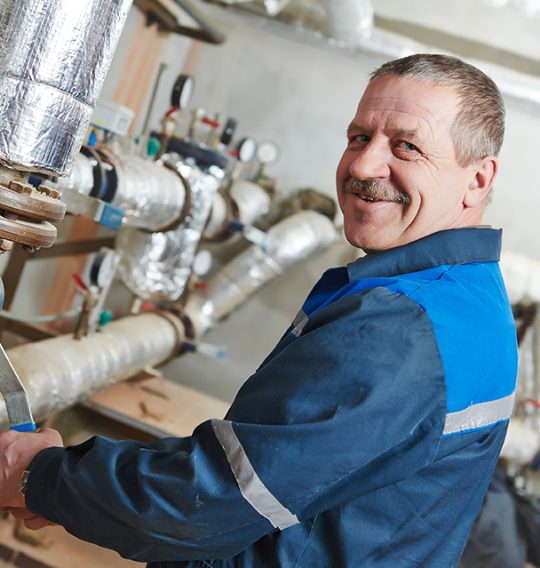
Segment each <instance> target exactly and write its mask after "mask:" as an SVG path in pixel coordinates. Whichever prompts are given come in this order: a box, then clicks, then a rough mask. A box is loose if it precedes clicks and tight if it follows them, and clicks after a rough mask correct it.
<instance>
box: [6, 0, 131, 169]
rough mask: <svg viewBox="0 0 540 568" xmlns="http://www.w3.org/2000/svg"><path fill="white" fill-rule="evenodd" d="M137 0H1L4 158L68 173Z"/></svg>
mask: <svg viewBox="0 0 540 568" xmlns="http://www.w3.org/2000/svg"><path fill="white" fill-rule="evenodd" d="M130 5H131V0H86V1H85V2H74V1H73V0H47V2H43V0H0V93H2V97H0V124H2V130H1V133H0V163H2V164H4V165H7V166H9V167H12V168H15V169H18V170H30V171H37V172H45V173H56V174H60V175H62V174H65V173H66V172H67V171H69V169H70V168H71V165H72V162H73V160H74V158H75V155H76V154H77V152H78V151H79V149H80V147H81V145H82V142H83V140H84V137H85V135H86V131H87V128H88V125H89V123H90V117H91V115H92V109H93V105H94V104H95V102H96V99H97V97H98V95H99V92H100V90H101V87H102V85H103V81H104V79H105V75H106V73H107V70H108V68H109V65H110V63H111V59H112V56H113V53H114V50H115V48H116V44H117V42H118V39H119V37H120V32H121V31H122V28H123V26H124V22H125V19H126V17H127V13H128V10H129V7H130Z"/></svg>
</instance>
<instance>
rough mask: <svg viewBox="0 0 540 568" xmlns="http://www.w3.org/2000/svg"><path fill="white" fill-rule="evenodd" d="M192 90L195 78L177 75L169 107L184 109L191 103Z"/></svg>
mask: <svg viewBox="0 0 540 568" xmlns="http://www.w3.org/2000/svg"><path fill="white" fill-rule="evenodd" d="M194 89H195V78H194V77H193V76H192V75H184V74H182V75H179V76H178V78H177V79H176V81H175V83H174V85H173V89H172V93H171V105H172V106H174V107H178V108H181V109H183V108H186V107H187V106H188V104H189V103H190V101H191V96H192V95H193V91H194Z"/></svg>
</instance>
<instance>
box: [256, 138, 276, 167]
mask: <svg viewBox="0 0 540 568" xmlns="http://www.w3.org/2000/svg"><path fill="white" fill-rule="evenodd" d="M278 158H279V148H278V145H277V144H276V143H274V142H270V141H267V142H261V143H260V144H259V146H258V148H257V159H258V160H259V162H261V163H262V164H273V163H274V162H275V161H276V160H277V159H278Z"/></svg>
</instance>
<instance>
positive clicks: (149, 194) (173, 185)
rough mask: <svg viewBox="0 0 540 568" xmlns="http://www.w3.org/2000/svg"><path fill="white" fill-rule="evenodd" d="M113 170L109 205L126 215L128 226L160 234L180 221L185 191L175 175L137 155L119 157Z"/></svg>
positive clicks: (179, 179)
mask: <svg viewBox="0 0 540 568" xmlns="http://www.w3.org/2000/svg"><path fill="white" fill-rule="evenodd" d="M116 171H117V174H118V188H117V190H116V194H115V196H114V198H113V199H112V202H111V203H112V205H114V206H116V207H119V208H120V209H121V210H122V211H123V212H124V213H125V216H126V220H125V224H126V225H127V226H128V227H137V228H139V229H147V230H150V231H163V230H166V229H167V228H169V227H170V226H171V225H173V224H174V223H175V221H178V220H179V219H180V217H181V215H182V210H183V207H184V203H185V200H186V191H187V189H186V187H185V186H184V184H183V182H182V179H181V178H180V176H179V175H178V174H177V173H175V172H173V171H171V170H169V169H168V168H166V167H164V166H161V165H158V164H156V163H155V162H150V161H149V160H144V159H143V158H140V157H139V156H123V157H121V158H119V159H118V167H117V168H116Z"/></svg>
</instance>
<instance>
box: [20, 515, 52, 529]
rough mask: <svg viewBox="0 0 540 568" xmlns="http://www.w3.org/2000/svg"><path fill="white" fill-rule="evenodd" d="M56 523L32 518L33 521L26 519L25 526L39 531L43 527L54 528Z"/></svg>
mask: <svg viewBox="0 0 540 568" xmlns="http://www.w3.org/2000/svg"><path fill="white" fill-rule="evenodd" d="M53 524H54V523H51V522H50V521H47V519H43V518H42V517H32V518H31V519H26V520H25V521H24V526H25V527H26V528H27V529H30V530H32V531H37V530H39V529H42V528H43V527H48V526H52V525H53Z"/></svg>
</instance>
